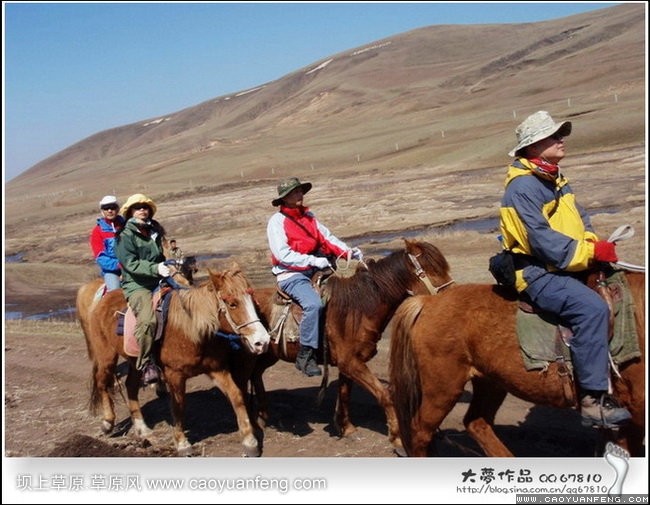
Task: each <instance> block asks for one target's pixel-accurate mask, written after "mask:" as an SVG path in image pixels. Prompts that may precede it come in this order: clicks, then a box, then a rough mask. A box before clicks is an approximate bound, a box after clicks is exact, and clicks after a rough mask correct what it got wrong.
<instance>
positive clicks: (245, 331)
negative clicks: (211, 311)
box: [208, 264, 271, 354]
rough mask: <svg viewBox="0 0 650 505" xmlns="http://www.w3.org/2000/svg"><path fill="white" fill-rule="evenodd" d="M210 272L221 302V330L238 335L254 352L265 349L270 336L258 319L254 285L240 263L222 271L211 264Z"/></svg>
mask: <svg viewBox="0 0 650 505" xmlns="http://www.w3.org/2000/svg"><path fill="white" fill-rule="evenodd" d="M208 274H209V276H210V281H209V282H210V283H211V285H212V287H213V288H214V292H215V294H216V296H217V301H218V304H219V319H220V322H221V331H223V332H229V333H231V334H235V335H237V336H238V337H239V339H240V341H241V342H242V344H244V346H245V348H246V349H247V350H248V351H249V352H250V353H251V354H262V353H264V352H266V350H267V349H268V345H269V342H270V340H271V337H270V335H269V333H268V331H267V330H266V327H265V326H264V325H263V324H262V322H261V321H260V319H259V316H258V314H257V307H256V304H255V302H254V298H253V293H254V292H253V289H252V286H251V284H250V282H249V281H248V279H247V278H246V277H245V276H244V274H243V273H242V271H241V268H240V267H239V265H237V264H234V265H233V266H232V267H231V268H230V269H229V270H225V271H223V272H214V271H213V270H211V269H209V268H208Z"/></svg>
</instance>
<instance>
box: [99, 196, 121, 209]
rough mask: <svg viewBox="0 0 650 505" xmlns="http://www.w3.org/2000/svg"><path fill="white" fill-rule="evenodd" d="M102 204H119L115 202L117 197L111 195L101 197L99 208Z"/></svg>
mask: <svg viewBox="0 0 650 505" xmlns="http://www.w3.org/2000/svg"><path fill="white" fill-rule="evenodd" d="M104 205H117V206H118V207H119V206H120V204H119V203H117V198H115V197H114V196H113V195H106V196H105V197H104V198H102V199H101V200H100V201H99V208H100V209H101V208H102V207H103V206H104Z"/></svg>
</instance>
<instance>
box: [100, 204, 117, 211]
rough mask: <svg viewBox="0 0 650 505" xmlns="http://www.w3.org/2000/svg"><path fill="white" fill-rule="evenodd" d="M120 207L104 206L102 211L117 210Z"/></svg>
mask: <svg viewBox="0 0 650 505" xmlns="http://www.w3.org/2000/svg"><path fill="white" fill-rule="evenodd" d="M117 209H119V207H118V206H117V205H102V210H117Z"/></svg>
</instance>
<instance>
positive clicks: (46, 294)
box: [4, 149, 646, 458]
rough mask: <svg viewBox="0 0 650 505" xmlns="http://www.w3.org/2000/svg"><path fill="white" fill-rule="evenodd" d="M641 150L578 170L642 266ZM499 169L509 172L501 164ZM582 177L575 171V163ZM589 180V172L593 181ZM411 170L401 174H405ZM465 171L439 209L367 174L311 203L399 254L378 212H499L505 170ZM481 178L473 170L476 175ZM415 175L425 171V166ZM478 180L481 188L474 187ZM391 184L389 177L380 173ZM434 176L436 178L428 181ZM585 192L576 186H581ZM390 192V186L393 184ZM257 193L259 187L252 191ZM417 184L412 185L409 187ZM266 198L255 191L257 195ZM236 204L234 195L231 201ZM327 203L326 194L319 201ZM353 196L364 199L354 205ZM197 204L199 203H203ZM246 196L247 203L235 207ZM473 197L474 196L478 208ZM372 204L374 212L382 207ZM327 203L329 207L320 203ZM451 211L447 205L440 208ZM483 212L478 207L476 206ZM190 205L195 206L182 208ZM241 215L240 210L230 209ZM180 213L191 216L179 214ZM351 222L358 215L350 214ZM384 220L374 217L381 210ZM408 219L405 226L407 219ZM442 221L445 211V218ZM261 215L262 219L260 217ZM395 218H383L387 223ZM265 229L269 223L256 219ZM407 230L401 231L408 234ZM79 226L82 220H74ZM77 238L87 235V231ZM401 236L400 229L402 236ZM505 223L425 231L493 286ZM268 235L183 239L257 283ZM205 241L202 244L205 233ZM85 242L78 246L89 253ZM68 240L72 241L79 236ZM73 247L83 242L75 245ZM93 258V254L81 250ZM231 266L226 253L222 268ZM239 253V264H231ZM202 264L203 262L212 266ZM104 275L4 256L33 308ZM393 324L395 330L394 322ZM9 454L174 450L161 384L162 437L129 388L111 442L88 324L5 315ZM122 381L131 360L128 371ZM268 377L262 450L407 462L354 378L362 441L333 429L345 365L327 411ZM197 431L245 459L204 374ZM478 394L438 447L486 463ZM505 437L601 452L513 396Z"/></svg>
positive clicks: (587, 200) (15, 289) (425, 216)
mask: <svg viewBox="0 0 650 505" xmlns="http://www.w3.org/2000/svg"><path fill="white" fill-rule="evenodd" d="M644 159H645V158H644V154H643V150H642V149H635V150H632V151H622V152H616V153H605V154H602V153H597V154H592V155H588V156H584V157H582V158H580V159H579V160H576V163H582V164H583V165H584V166H589V167H590V168H589V172H586V171H584V170H583V171H581V172H580V173H579V174H576V179H577V183H576V184H574V189H577V191H578V193H579V194H580V195H584V196H583V198H582V201H583V204H584V205H586V206H587V208H591V209H603V211H602V212H600V213H598V212H596V213H594V215H593V217H592V222H593V223H594V226H595V228H596V230H597V231H598V232H599V233H600V234H602V235H603V236H604V237H607V236H608V234H609V233H611V232H612V231H613V230H614V229H616V228H617V227H618V226H620V225H621V224H624V223H629V224H631V225H633V226H634V228H635V230H636V236H635V237H633V239H632V240H628V241H626V242H624V243H621V244H620V245H619V246H618V247H617V250H618V253H619V257H620V258H621V259H622V260H624V261H626V262H629V263H632V264H638V265H644V264H645V261H646V260H645V257H646V256H645V254H646V235H645V234H646V217H645V216H646V209H645V193H646V186H645V178H646V174H645V168H644ZM613 166H615V167H617V172H616V174H615V175H614V177H616V180H617V189H619V191H618V192H613V191H612V183H611V181H612V177H613V176H612V174H611V172H610V169H609V168H610V167H613ZM500 172H502V171H500ZM576 172H577V171H576ZM587 174H588V175H587ZM402 175H403V174H402ZM466 175H467V177H463V174H461V173H457V174H455V175H454V176H451V175H450V176H449V177H448V178H446V179H445V180H446V181H447V183H448V184H449V187H445V188H441V186H440V185H439V184H438V185H437V186H436V187H435V188H434V189H435V191H437V193H435V194H436V196H437V197H438V198H440V199H441V200H444V199H445V198H447V195H449V201H450V203H449V205H446V206H444V210H439V211H437V212H436V209H435V208H434V207H435V206H436V204H434V203H430V205H429V207H427V205H413V202H429V201H430V200H431V198H430V196H431V191H432V187H431V186H424V185H422V186H421V187H420V186H417V185H410V186H409V188H408V191H407V188H403V190H399V191H396V192H395V193H394V195H395V197H394V200H393V201H391V202H390V204H389V207H391V211H390V212H386V211H384V210H382V208H380V207H379V203H378V201H377V199H378V197H377V194H376V192H370V191H357V192H356V193H355V194H354V197H353V196H352V195H353V193H352V189H350V188H355V187H356V188H363V187H365V186H364V185H367V184H369V181H367V180H353V179H350V180H346V181H345V183H343V182H341V181H338V182H337V184H333V183H332V184H329V185H324V184H321V185H316V186H315V189H314V190H313V193H314V198H313V199H312V200H309V201H308V204H309V205H313V207H314V209H315V210H317V215H320V216H325V221H326V222H328V223H334V224H331V225H330V226H331V227H333V228H334V229H335V230H338V229H339V228H342V229H345V230H346V231H345V232H344V234H341V233H340V234H339V236H342V237H355V242H354V245H359V246H360V247H361V249H362V250H363V251H364V253H365V254H366V256H368V257H373V256H377V255H381V254H385V251H386V250H389V249H393V250H394V249H397V248H400V247H401V246H402V245H403V244H401V243H400V240H399V239H395V240H393V241H389V242H383V241H380V240H377V239H376V237H373V236H364V230H365V229H366V228H365V226H366V224H367V223H368V222H370V221H369V220H370V219H375V221H373V223H374V226H375V229H376V230H386V231H394V230H399V229H402V230H404V234H407V231H409V230H410V229H411V228H412V227H413V226H418V227H419V226H422V225H424V224H426V223H431V222H432V221H434V222H435V219H437V220H444V221H446V222H461V223H462V222H466V221H467V220H468V218H487V217H493V216H494V215H495V209H496V205H497V204H498V198H497V197H495V195H498V194H500V193H501V191H502V189H501V188H502V173H499V174H496V175H493V176H490V177H489V180H488V181H487V182H485V181H481V180H477V179H476V174H475V173H473V172H472V173H468V174H466ZM470 176H471V177H474V178H471V177H470ZM418 177H424V176H422V175H421V174H419V175H418ZM468 181H471V182H472V184H468ZM376 182H377V184H380V182H381V184H382V185H386V186H391V181H390V180H385V181H384V180H382V181H379V180H377V181H376ZM431 184H433V182H432V183H431ZM576 186H577V187H576ZM382 187H383V186H382ZM251 191H253V192H255V191H257V190H251ZM343 191H346V192H347V193H345V197H346V198H348V201H354V206H355V207H354V208H355V209H357V210H354V211H353V212H350V209H349V208H347V209H346V208H345V206H341V205H337V204H336V203H328V202H335V198H334V197H335V196H340V195H339V194H340V193H341V192H343ZM409 191H410V192H409ZM258 196H259V195H256V194H255V195H254V198H255V199H256V201H258V200H259V198H258ZM229 198H230V199H232V202H231V201H230V200H228V199H229ZM317 198H319V199H318V200H317ZM353 198H356V200H353ZM222 200H224V201H226V202H228V205H231V206H233V207H235V210H236V209H238V208H239V207H236V206H237V205H239V206H246V205H247V202H249V201H251V198H242V196H241V193H233V194H232V195H224V196H223V198H222ZM196 201H197V203H196V204H197V205H198V204H200V203H201V202H199V199H198V198H197V199H196ZM237 202H241V203H237ZM468 202H469V203H468ZM373 206H374V207H373ZM321 207H322V208H323V209H324V210H323V212H318V209H320V208H321ZM439 207H440V208H443V207H442V206H439ZM468 208H469V209H474V211H473V212H474V213H473V214H468V212H469V211H468V210H467V209H468ZM185 211H186V212H187V208H186V209H185ZM233 212H234V210H233ZM179 213H180V210H179ZM259 214H260V215H259V216H257V215H255V216H251V219H252V218H253V217H254V218H255V219H254V222H258V223H259V222H263V220H262V219H263V215H264V214H268V210H263V211H260V212H259ZM350 216H355V217H357V219H354V220H352V219H351V217H350ZM372 216H375V217H372ZM404 216H408V220H407V221H405V220H404ZM434 217H435V219H434ZM258 218H259V219H258ZM384 221H385V222H384ZM257 226H258V227H259V225H257ZM400 227H401V228H400ZM76 229H77V230H78V229H79V228H78V227H77V228H76ZM76 233H77V234H78V231H77V232H76ZM399 235H400V234H399V233H396V236H397V237H399ZM494 235H496V233H494V230H488V233H486V232H485V230H478V231H477V230H474V229H471V227H470V228H469V229H467V230H464V231H463V230H460V231H446V230H445V229H425V230H424V231H423V232H422V233H421V234H420V235H419V236H418V238H419V239H421V240H427V241H430V242H432V243H434V244H436V245H437V246H438V247H439V248H440V249H441V251H442V252H443V254H444V255H445V257H447V258H448V260H449V262H450V264H451V267H452V275H453V276H454V278H455V280H456V282H492V279H491V277H490V274H489V273H488V272H487V260H488V258H489V256H490V255H491V254H492V253H493V252H496V250H497V241H496V240H495V238H494ZM258 238H259V233H257V234H255V233H251V232H246V233H244V232H242V231H241V230H239V231H238V230H236V229H233V233H232V234H231V235H228V234H227V233H226V231H224V232H223V233H221V236H220V244H221V247H220V248H216V247H214V248H212V246H211V245H210V244H208V245H207V246H205V245H203V246H201V245H200V244H198V243H197V244H194V243H190V241H189V239H188V240H185V241H184V244H182V245H185V244H187V245H186V247H187V249H188V250H192V249H196V250H197V251H205V250H206V248H208V250H210V249H212V250H217V251H223V250H229V249H230V250H234V244H237V245H238V247H240V249H239V250H240V251H241V250H244V251H251V252H246V253H239V252H238V253H235V256H237V259H238V260H239V261H240V262H241V263H242V265H244V267H245V268H244V271H245V272H246V273H247V275H248V276H249V278H250V279H251V280H252V282H253V284H254V285H255V286H260V287H262V286H264V285H265V283H266V282H267V281H268V277H269V273H268V259H267V257H266V252H265V251H263V250H257V249H256V248H255V247H252V246H251V242H250V241H253V240H258ZM196 240H197V242H198V238H197V239H196ZM81 242H83V239H79V240H77V242H76V243H77V244H80V245H75V247H77V248H78V249H83V251H85V247H86V244H85V242H83V243H81ZM68 243H70V244H72V243H73V242H72V241H69V242H68ZM70 247H72V246H70ZM84 254H85V253H84ZM60 255H61V257H62V258H63V257H64V256H65V258H67V259H68V260H69V258H75V257H77V258H78V257H79V252H78V251H76V252H74V253H73V252H67V251H63V250H62V251H61V252H60ZM220 261H221V260H217V261H216V262H215V263H212V264H210V262H207V261H206V262H203V263H202V264H201V268H202V269H205V268H206V267H207V266H213V267H215V268H218V267H220V266H221V265H222V264H223V263H220ZM225 261H226V260H223V262H225ZM228 261H230V260H228ZM203 271H205V270H203ZM92 275H96V273H95V270H94V266H92V265H86V266H84V267H81V266H75V265H72V264H70V263H69V261H68V263H66V262H65V261H62V262H61V264H59V263H58V262H56V261H52V260H49V259H48V260H44V261H43V262H38V261H35V260H30V261H27V262H24V263H18V264H13V263H5V279H4V283H5V286H4V287H5V310H6V311H13V310H18V311H21V313H22V314H24V315H25V316H27V315H31V314H43V313H48V312H49V313H52V314H54V313H57V311H60V310H62V309H63V310H65V309H70V308H73V307H74V299H75V293H76V290H77V288H78V287H79V286H80V285H81V283H82V282H85V281H86V280H89V278H88V276H92ZM389 329H390V328H389ZM388 348H389V332H387V334H386V335H385V336H384V338H383V339H382V340H381V341H380V345H379V354H378V355H377V356H376V357H375V358H374V359H373V360H372V361H370V363H369V365H370V367H371V369H372V370H373V371H375V373H376V374H377V375H378V376H379V378H380V379H381V380H382V381H384V382H386V383H387V378H388V373H387V371H388ZM4 354H5V360H4V366H5V455H6V456H7V457H118V456H119V457H122V456H147V457H172V456H174V455H175V453H174V450H173V443H172V429H171V424H170V423H171V415H170V411H169V406H168V400H167V399H166V398H158V397H157V396H156V394H155V392H154V391H153V390H151V389H143V390H141V395H140V398H141V402H142V404H143V413H144V416H145V420H146V421H147V423H148V425H149V426H150V427H151V428H153V430H154V435H153V436H151V437H150V438H149V439H148V440H146V441H142V440H137V439H136V438H135V437H134V436H133V434H132V430H130V421H129V416H128V410H127V408H126V405H125V401H124V399H123V398H122V397H121V396H120V395H119V394H118V395H117V397H116V406H117V422H118V425H117V429H116V432H115V433H114V434H112V435H110V436H107V435H103V434H102V433H101V426H100V418H99V417H97V416H94V415H91V413H90V412H89V410H88V400H89V395H90V393H89V391H90V390H89V380H90V373H91V368H92V365H91V362H90V360H89V359H88V357H87V355H86V347H85V343H84V338H83V335H82V332H81V328H80V327H79V325H78V324H77V323H76V321H75V315H74V312H67V313H64V314H63V315H59V316H57V317H56V318H53V319H49V320H48V321H32V320H28V319H18V320H5V353H4ZM118 372H119V374H120V380H121V382H123V380H124V377H123V375H124V366H120V367H118ZM265 382H266V386H267V389H268V390H269V395H270V401H271V408H272V411H271V420H270V423H269V426H267V428H266V430H265V433H264V440H263V452H262V457H281V458H290V457H370V458H392V457H396V456H395V455H394V453H393V451H392V447H391V445H390V444H389V443H388V438H387V430H386V420H385V416H384V413H383V410H382V409H381V408H380V407H379V405H378V404H377V402H376V401H375V399H374V398H373V397H371V396H370V395H369V394H368V393H367V392H365V391H364V390H362V389H361V388H360V387H358V386H356V387H355V388H354V390H353V396H352V404H351V415H352V421H353V422H354V423H355V424H356V426H357V427H358V429H359V439H358V440H348V439H340V438H339V437H338V436H337V434H336V433H335V430H334V426H333V423H332V418H333V414H334V407H335V403H336V387H337V370H336V368H333V369H330V383H329V386H328V389H327V392H326V394H325V397H324V401H323V403H322V405H321V406H320V407H318V406H317V405H316V403H315V402H316V395H317V392H318V387H319V384H320V378H318V377H314V378H308V377H305V376H304V375H302V374H301V373H300V372H298V371H297V370H296V369H295V368H294V366H293V364H291V363H285V362H280V363H278V364H277V365H275V366H274V367H272V368H270V369H269V370H267V372H266V374H265ZM187 389H188V397H187V415H186V429H187V435H188V439H189V441H190V442H191V443H192V444H193V446H194V457H241V456H242V449H241V445H240V440H239V437H238V434H237V427H236V421H235V416H234V413H233V410H232V408H231V407H230V405H229V403H228V402H227V400H226V398H225V396H224V395H223V394H222V393H221V392H220V390H218V389H217V388H216V387H215V386H214V385H213V384H212V383H211V382H210V381H209V379H208V378H207V377H205V376H200V377H195V378H193V379H190V380H189V382H188V387H187ZM470 398H471V390H469V389H468V390H467V391H466V393H465V395H464V396H463V397H462V398H461V401H460V402H459V403H458V405H457V406H456V408H455V409H454V410H453V411H452V412H451V413H450V414H449V416H448V417H447V418H446V419H445V421H444V422H443V424H442V426H441V430H440V432H439V434H438V436H437V438H436V441H435V446H436V449H437V451H438V455H439V456H442V457H476V456H477V455H479V454H481V453H480V450H479V448H478V447H477V446H476V445H475V444H474V443H473V442H472V441H471V440H470V439H469V437H468V436H467V435H466V434H465V432H464V429H463V426H462V417H463V415H464V413H465V410H466V408H467V405H468V401H469V399H470ZM496 432H497V434H498V435H499V436H500V437H501V438H502V440H503V441H504V443H505V444H506V445H507V446H508V447H509V448H510V450H511V451H512V452H513V453H514V454H515V455H516V456H519V457H554V458H556V457H591V456H595V448H596V445H597V432H596V431H595V430H592V429H586V428H583V427H582V426H581V425H580V418H579V415H578V413H577V412H575V411H573V410H551V409H547V408H544V407H540V406H535V405H532V404H529V403H527V402H523V401H521V400H518V399H516V398H514V397H512V396H510V395H509V396H508V397H507V398H506V401H505V403H504V405H503V407H502V408H501V409H500V411H499V413H498V415H497V418H496Z"/></svg>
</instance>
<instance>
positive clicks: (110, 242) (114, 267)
mask: <svg viewBox="0 0 650 505" xmlns="http://www.w3.org/2000/svg"><path fill="white" fill-rule="evenodd" d="M99 210H100V211H101V213H102V215H101V217H98V218H97V224H96V225H95V226H94V227H93V229H92V230H91V232H90V249H91V250H92V252H93V258H95V262H96V263H97V265H98V266H99V270H100V273H101V275H102V277H103V278H104V284H105V285H106V291H107V292H108V291H112V290H113V289H118V288H120V287H121V275H122V268H121V267H120V262H119V260H118V259H117V256H116V255H115V250H114V249H115V234H116V233H119V232H120V231H121V230H122V229H123V228H124V223H125V222H126V220H125V219H124V218H123V217H122V216H120V215H119V210H120V204H119V203H118V201H117V198H116V197H114V196H113V195H106V196H105V197H104V198H102V199H101V201H100V202H99Z"/></svg>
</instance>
